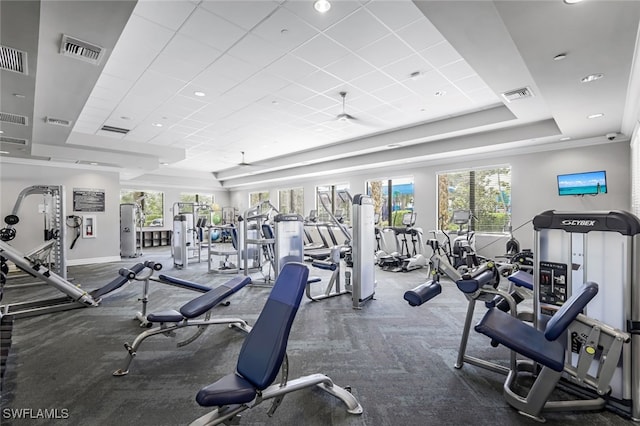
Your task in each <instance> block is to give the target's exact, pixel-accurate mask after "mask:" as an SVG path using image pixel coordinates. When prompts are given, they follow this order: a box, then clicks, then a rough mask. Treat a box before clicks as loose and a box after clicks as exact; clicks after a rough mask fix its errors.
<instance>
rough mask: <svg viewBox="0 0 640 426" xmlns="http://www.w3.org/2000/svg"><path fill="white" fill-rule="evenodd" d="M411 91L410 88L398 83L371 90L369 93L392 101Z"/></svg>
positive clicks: (407, 94)
mask: <svg viewBox="0 0 640 426" xmlns="http://www.w3.org/2000/svg"><path fill="white" fill-rule="evenodd" d="M412 93H413V92H412V91H411V90H409V89H408V88H407V87H405V86H404V85H402V84H399V83H396V84H393V85H391V86H387V87H384V88H382V89H379V90H375V91H373V92H371V94H372V95H373V96H375V97H376V98H378V99H381V100H383V101H385V102H389V103H393V102H394V101H396V100H398V99H402V98H404V97H406V96H409V95H410V94H412Z"/></svg>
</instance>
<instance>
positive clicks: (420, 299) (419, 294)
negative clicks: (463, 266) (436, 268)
mask: <svg viewBox="0 0 640 426" xmlns="http://www.w3.org/2000/svg"><path fill="white" fill-rule="evenodd" d="M440 293H442V286H441V285H440V283H439V282H438V281H433V280H429V281H427V282H426V283H424V284H420V285H419V286H418V287H416V288H414V289H413V290H408V291H406V292H405V293H404V300H406V301H407V302H409V305H411V306H420V305H422V304H423V303H425V302H427V301H429V300H431V299H433V298H434V297H436V296H437V295H439V294H440Z"/></svg>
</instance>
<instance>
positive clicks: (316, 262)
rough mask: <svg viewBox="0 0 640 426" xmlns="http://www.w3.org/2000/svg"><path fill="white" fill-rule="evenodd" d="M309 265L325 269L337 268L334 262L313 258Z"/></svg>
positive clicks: (333, 269) (332, 269)
mask: <svg viewBox="0 0 640 426" xmlns="http://www.w3.org/2000/svg"><path fill="white" fill-rule="evenodd" d="M311 266H313V267H315V268H319V269H324V270H325V271H335V270H336V269H338V265H337V264H336V263H334V262H327V261H325V260H314V261H312V262H311Z"/></svg>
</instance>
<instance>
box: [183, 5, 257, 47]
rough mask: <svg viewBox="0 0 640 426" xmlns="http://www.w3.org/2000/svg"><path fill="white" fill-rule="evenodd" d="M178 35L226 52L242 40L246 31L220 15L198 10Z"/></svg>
mask: <svg viewBox="0 0 640 426" xmlns="http://www.w3.org/2000/svg"><path fill="white" fill-rule="evenodd" d="M178 33H179V34H183V35H185V36H188V37H191V38H193V39H194V40H198V41H200V42H202V43H205V44H207V45H209V46H211V47H214V48H215V49H216V50H219V51H221V52H224V51H225V50H227V49H228V48H230V47H231V46H232V45H233V44H234V43H236V42H237V41H238V40H240V39H241V38H242V37H243V36H244V35H245V33H246V31H245V30H244V29H242V28H240V27H238V26H237V25H235V24H232V23H231V22H229V21H226V20H225V19H222V18H221V17H219V16H218V15H215V14H213V13H211V12H209V11H207V10H205V9H202V8H198V9H196V11H195V12H193V14H191V16H190V17H189V19H187V21H186V22H185V23H184V25H183V26H182V27H181V28H180V30H179V31H178Z"/></svg>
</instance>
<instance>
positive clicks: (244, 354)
mask: <svg viewBox="0 0 640 426" xmlns="http://www.w3.org/2000/svg"><path fill="white" fill-rule="evenodd" d="M308 276H309V269H308V268H307V267H306V266H305V265H304V264H302V263H287V264H285V265H284V267H283V268H282V271H280V274H279V275H278V278H277V279H276V282H275V284H274V286H273V289H272V290H271V294H270V295H269V298H268V299H267V302H266V304H265V306H264V308H263V309H262V312H261V313H260V316H259V317H258V319H257V320H256V323H255V325H254V326H253V328H252V330H251V332H250V333H249V335H248V336H247V337H246V339H245V341H244V343H243V345H242V349H240V355H239V356H238V363H237V366H236V373H235V374H232V375H228V376H226V377H223V378H222V379H220V380H218V381H217V382H215V383H213V384H211V385H209V386H207V387H204V388H202V389H200V391H199V392H198V394H197V396H196V401H197V402H198V404H200V405H203V406H222V405H230V404H240V403H243V402H248V401H250V400H252V399H253V396H255V393H256V392H257V391H258V390H263V389H265V388H267V387H268V386H269V385H271V384H272V383H273V381H274V380H275V379H276V377H277V375H278V371H279V370H280V366H281V365H282V361H283V360H284V356H285V353H286V350H287V341H288V338H289V332H290V331H291V325H292V324H293V320H294V318H295V315H296V313H297V311H298V307H299V306H300V300H301V299H302V293H303V292H304V289H305V287H306V284H307V278H308ZM237 376H240V377H241V379H242V380H239V379H236V377H237ZM247 382H248V383H250V384H251V385H252V386H253V388H254V390H253V394H252V395H253V396H251V395H249V392H248V388H247ZM229 393H231V394H234V393H238V394H239V396H238V399H237V400H235V399H233V398H230V397H228V396H227V394H229Z"/></svg>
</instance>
